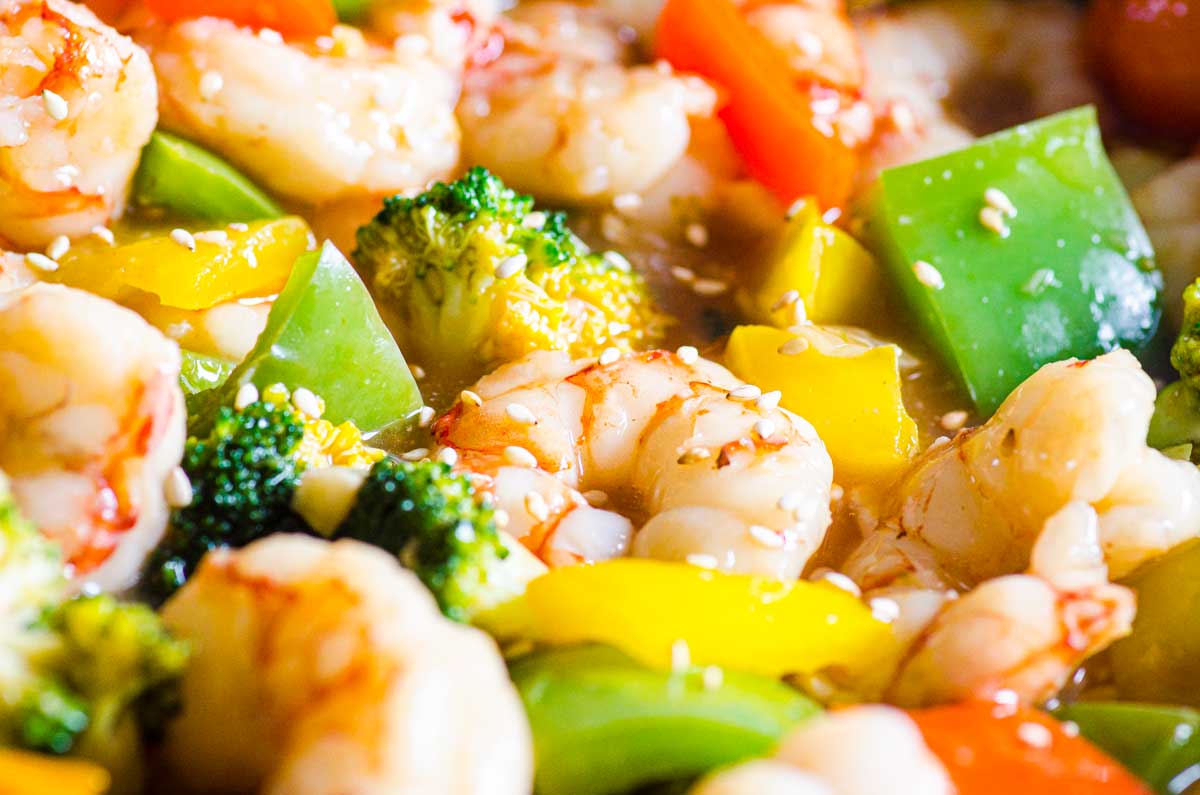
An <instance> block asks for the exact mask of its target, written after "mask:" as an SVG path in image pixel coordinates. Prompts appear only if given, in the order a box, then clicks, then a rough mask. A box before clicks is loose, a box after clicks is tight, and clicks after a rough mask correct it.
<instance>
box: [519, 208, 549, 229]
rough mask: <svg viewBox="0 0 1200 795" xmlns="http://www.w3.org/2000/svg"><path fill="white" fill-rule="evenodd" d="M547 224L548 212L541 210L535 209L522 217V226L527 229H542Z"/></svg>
mask: <svg viewBox="0 0 1200 795" xmlns="http://www.w3.org/2000/svg"><path fill="white" fill-rule="evenodd" d="M545 225H546V214H545V213H544V212H542V211H541V210H534V211H533V212H531V213H529V214H528V215H526V216H525V217H524V218H522V219H521V226H523V227H525V228H526V229H541V228H542V227H543V226H545Z"/></svg>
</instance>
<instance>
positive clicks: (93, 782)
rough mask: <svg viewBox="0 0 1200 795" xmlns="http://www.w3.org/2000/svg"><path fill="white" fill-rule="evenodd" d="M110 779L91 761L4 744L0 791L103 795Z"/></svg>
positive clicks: (23, 794) (33, 794) (0, 753)
mask: <svg viewBox="0 0 1200 795" xmlns="http://www.w3.org/2000/svg"><path fill="white" fill-rule="evenodd" d="M109 783H110V781H109V775H108V771H106V770H105V769H104V768H102V767H98V766H97V765H94V764H92V763H90V762H83V761H80V760H77V759H60V758H58V757H53V756H42V755H40V754H31V753H26V752H24V751H14V750H11V749H8V748H0V795H100V793H102V792H106V791H107V790H108V787H109Z"/></svg>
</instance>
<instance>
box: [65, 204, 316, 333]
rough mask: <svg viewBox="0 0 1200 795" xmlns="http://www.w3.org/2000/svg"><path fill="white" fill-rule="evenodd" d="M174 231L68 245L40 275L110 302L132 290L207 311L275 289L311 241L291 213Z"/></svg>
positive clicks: (179, 306) (174, 304)
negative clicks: (105, 243) (111, 243)
mask: <svg viewBox="0 0 1200 795" xmlns="http://www.w3.org/2000/svg"><path fill="white" fill-rule="evenodd" d="M180 232H182V230H179V232H174V233H172V234H170V235H161V236H157V237H151V238H147V239H146V240H139V241H138V242H136V243H128V244H126V245H123V246H116V247H113V248H109V247H103V248H98V249H73V250H71V251H69V252H67V253H66V254H65V255H64V256H63V257H62V258H61V259H60V261H59V267H58V270H56V271H54V272H53V273H51V274H48V275H47V277H48V278H49V279H51V280H53V281H57V282H61V283H62V284H67V285H70V286H71V287H78V288H80V289H83V290H87V291H88V292H91V293H95V294H97V295H102V296H104V297H106V298H112V299H114V300H118V301H120V300H123V299H126V298H128V297H130V295H131V293H132V291H138V290H140V291H142V292H145V293H150V294H152V295H155V296H157V297H158V300H159V301H161V302H162V304H163V305H164V306H170V307H175V308H177V309H187V310H198V309H208V308H210V307H213V306H216V305H217V304H221V303H224V302H226V301H229V300H231V299H234V298H244V297H245V298H248V297H264V296H269V295H274V294H276V293H278V292H279V291H280V290H281V289H283V286H284V284H286V283H287V279H288V274H290V273H291V270H292V264H293V263H294V262H295V261H296V258H297V257H299V256H300V255H301V254H303V253H304V252H305V251H307V250H308V249H309V248H310V247H311V244H312V233H311V232H310V231H309V229H308V224H306V223H305V222H304V221H303V220H302V219H300V218H296V217H289V218H282V219H280V220H278V221H259V222H256V223H253V224H250V225H248V226H247V227H246V228H245V229H222V230H215V231H213V232H209V233H208V234H207V235H206V234H204V233H198V234H199V236H198V237H197V235H193V234H191V233H183V234H180ZM208 235H214V237H209V236H208Z"/></svg>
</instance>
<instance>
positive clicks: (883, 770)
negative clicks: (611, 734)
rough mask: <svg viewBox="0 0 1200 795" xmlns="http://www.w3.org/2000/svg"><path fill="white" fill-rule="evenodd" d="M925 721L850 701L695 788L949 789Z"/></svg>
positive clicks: (747, 793) (816, 793)
mask: <svg viewBox="0 0 1200 795" xmlns="http://www.w3.org/2000/svg"><path fill="white" fill-rule="evenodd" d="M954 791H955V788H954V785H953V784H952V783H951V781H950V776H949V774H948V773H947V772H946V768H945V767H944V766H943V765H942V763H941V760H939V759H938V758H937V757H936V756H935V755H934V754H933V752H932V751H931V750H929V746H927V745H926V744H925V739H924V738H923V737H922V736H921V731H920V729H918V728H917V725H916V724H915V723H913V721H912V719H911V718H909V717H908V716H907V715H905V714H904V713H903V712H901V711H900V710H897V709H893V708H891V707H884V706H877V705H868V706H857V707H849V708H847V709H843V710H838V711H836V712H830V713H828V714H826V715H823V716H821V717H818V718H814V719H812V720H811V721H808V722H807V723H804V724H802V725H801V726H800V727H798V728H796V729H794V730H793V731H792V732H791V733H790V734H789V735H788V736H786V737H785V738H784V739H783V742H782V743H781V744H780V745H779V748H778V749H777V750H776V751H775V753H774V755H773V756H772V757H770V758H768V759H759V760H754V761H751V762H745V763H743V764H740V765H737V766H735V767H732V768H728V769H726V770H722V771H719V772H717V773H715V774H713V775H710V776H708V777H707V778H705V779H703V780H702V781H701V782H700V783H699V784H698V785H696V787H694V788H693V789H692V790H691V791H690V795H951V794H952V793H953V792H954Z"/></svg>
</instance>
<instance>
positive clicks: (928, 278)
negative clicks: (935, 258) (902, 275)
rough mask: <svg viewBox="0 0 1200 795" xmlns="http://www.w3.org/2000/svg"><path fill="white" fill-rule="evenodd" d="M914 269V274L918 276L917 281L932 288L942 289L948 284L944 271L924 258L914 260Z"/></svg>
mask: <svg viewBox="0 0 1200 795" xmlns="http://www.w3.org/2000/svg"><path fill="white" fill-rule="evenodd" d="M912 270H913V275H914V276H916V277H917V281H919V282H920V283H921V284H923V285H925V286H926V287H928V288H929V289H931V290H940V289H942V288H943V287H945V286H946V280H945V279H943V278H942V272H941V271H939V270H938V269H937V268H935V267H933V265H930V264H929V263H928V262H926V261H925V260H923V259H919V260H917V261H916V262H914V263H913V266H912Z"/></svg>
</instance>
